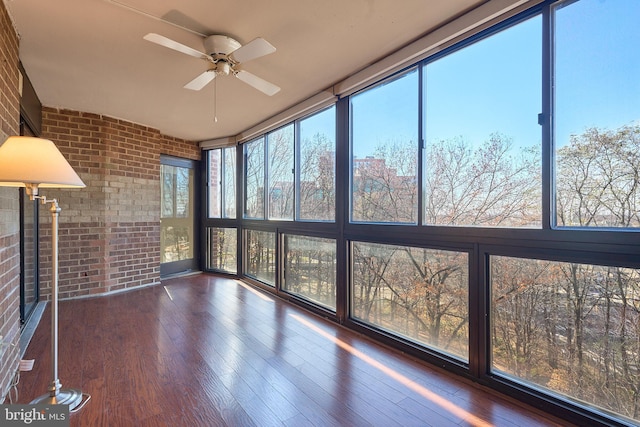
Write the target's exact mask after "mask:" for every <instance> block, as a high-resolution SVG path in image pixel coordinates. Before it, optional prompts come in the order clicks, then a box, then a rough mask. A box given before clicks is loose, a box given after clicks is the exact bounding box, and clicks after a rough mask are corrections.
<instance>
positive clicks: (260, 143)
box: [244, 107, 336, 221]
mask: <svg viewBox="0 0 640 427" xmlns="http://www.w3.org/2000/svg"><path fill="white" fill-rule="evenodd" d="M335 114H336V113H335V107H330V108H327V109H325V110H322V111H320V112H318V113H316V114H314V115H311V116H309V117H305V118H303V119H300V120H297V121H294V122H292V123H291V124H288V125H285V126H283V127H281V128H279V129H276V130H274V131H272V132H269V133H267V134H266V135H265V136H264V137H261V138H259V139H257V140H254V141H252V142H248V143H246V144H244V154H245V155H244V158H245V218H251V219H264V218H268V219H270V220H289V221H292V220H296V221H300V220H306V221H333V220H335V203H336V200H335V163H336V161H335V156H336V142H335V141H336V125H335ZM265 152H266V153H267V155H266V156H265ZM265 181H266V185H267V188H268V191H267V193H268V194H267V197H268V203H267V204H266V205H265V203H264V198H265V191H264V188H265ZM265 209H267V210H268V211H265Z"/></svg>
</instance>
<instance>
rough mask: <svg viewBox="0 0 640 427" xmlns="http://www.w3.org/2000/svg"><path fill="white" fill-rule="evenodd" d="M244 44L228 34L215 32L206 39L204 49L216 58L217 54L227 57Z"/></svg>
mask: <svg viewBox="0 0 640 427" xmlns="http://www.w3.org/2000/svg"><path fill="white" fill-rule="evenodd" d="M240 46H242V45H241V44H240V42H238V41H237V40H235V39H232V38H231V37H228V36H223V35H218V34H214V35H213V36H209V37H207V38H205V39H204V49H205V52H207V54H209V55H211V56H213V57H214V59H216V55H224V56H225V57H226V56H227V55H229V54H230V53H231V52H233V51H235V50H237V49H238V48H240Z"/></svg>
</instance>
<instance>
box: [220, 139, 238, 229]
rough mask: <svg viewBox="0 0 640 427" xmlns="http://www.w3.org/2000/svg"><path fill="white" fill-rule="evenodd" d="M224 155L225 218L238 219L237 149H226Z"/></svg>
mask: <svg viewBox="0 0 640 427" xmlns="http://www.w3.org/2000/svg"><path fill="white" fill-rule="evenodd" d="M222 153H223V155H224V164H223V166H224V172H223V173H224V179H223V181H222V182H223V188H222V191H223V192H224V199H223V200H224V217H225V218H235V217H236V147H229V148H225V149H224V150H223V151H222Z"/></svg>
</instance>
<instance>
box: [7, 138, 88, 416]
mask: <svg viewBox="0 0 640 427" xmlns="http://www.w3.org/2000/svg"><path fill="white" fill-rule="evenodd" d="M0 186H4V187H25V191H26V193H27V194H28V195H29V198H30V199H31V200H36V199H39V200H41V201H42V204H43V205H46V204H47V203H51V209H50V211H51V263H52V270H51V369H52V373H51V378H52V380H51V384H50V385H49V388H48V389H47V391H48V393H47V394H45V395H42V396H40V397H38V398H36V399H35V400H33V401H32V402H31V403H32V404H50V405H69V410H70V411H73V410H74V409H75V408H76V407H77V406H78V405H80V403H81V402H82V398H83V396H82V392H81V391H80V390H76V389H63V388H62V386H61V384H60V380H59V379H58V215H59V214H60V207H59V206H58V201H57V200H56V199H47V198H46V197H44V196H40V195H38V189H39V188H82V187H85V185H84V182H82V180H81V179H80V177H79V176H78V175H77V174H76V173H75V171H74V170H73V169H72V168H71V166H70V165H69V163H68V162H67V161H66V160H65V158H64V157H63V156H62V154H61V153H60V151H59V150H58V148H57V147H56V146H55V144H54V143H53V142H51V141H49V140H48V139H42V138H33V137H28V136H11V137H9V138H7V140H6V141H5V142H4V143H3V144H2V145H0Z"/></svg>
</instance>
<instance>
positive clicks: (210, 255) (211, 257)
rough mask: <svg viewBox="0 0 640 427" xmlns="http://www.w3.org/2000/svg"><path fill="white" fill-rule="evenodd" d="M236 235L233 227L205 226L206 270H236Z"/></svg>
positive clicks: (230, 271)
mask: <svg viewBox="0 0 640 427" xmlns="http://www.w3.org/2000/svg"><path fill="white" fill-rule="evenodd" d="M237 235H238V234H237V230H236V229H235V228H218V227H209V228H207V258H206V261H207V270H219V271H224V272H226V273H236V272H237V256H236V253H237V244H238V237H237Z"/></svg>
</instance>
